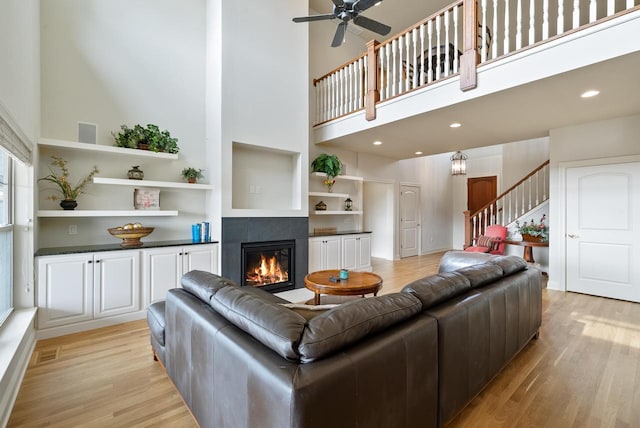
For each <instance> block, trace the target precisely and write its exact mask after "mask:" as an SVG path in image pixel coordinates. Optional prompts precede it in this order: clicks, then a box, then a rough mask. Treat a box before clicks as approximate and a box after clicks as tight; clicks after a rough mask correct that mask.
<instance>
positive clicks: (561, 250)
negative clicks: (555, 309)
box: [547, 155, 640, 291]
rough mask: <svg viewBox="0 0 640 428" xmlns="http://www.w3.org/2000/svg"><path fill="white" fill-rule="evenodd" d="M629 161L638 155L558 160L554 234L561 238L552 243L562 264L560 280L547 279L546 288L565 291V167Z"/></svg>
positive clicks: (637, 159)
mask: <svg viewBox="0 0 640 428" xmlns="http://www.w3.org/2000/svg"><path fill="white" fill-rule="evenodd" d="M631 162H640V155H631V156H618V157H611V158H598V159H586V160H578V161H563V162H558V199H560V200H559V201H558V217H559V220H560V221H558V223H557V227H558V233H557V235H556V236H557V237H558V238H562V239H557V240H556V241H557V242H556V241H554V243H553V245H554V246H555V247H556V249H557V251H558V252H557V254H559V255H562V264H561V266H560V268H559V269H558V273H559V274H560V275H558V276H559V277H560V281H557V280H554V281H553V282H552V281H551V279H549V283H548V284H547V287H548V288H551V289H553V290H560V291H567V246H566V242H565V241H566V239H564V238H565V237H566V235H567V169H569V168H580V167H585V166H597V165H613V164H621V163H631ZM550 262H551V261H550Z"/></svg>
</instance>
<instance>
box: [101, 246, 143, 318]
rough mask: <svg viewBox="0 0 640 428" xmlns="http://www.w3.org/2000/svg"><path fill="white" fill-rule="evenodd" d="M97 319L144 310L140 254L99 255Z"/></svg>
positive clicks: (122, 252) (116, 253)
mask: <svg viewBox="0 0 640 428" xmlns="http://www.w3.org/2000/svg"><path fill="white" fill-rule="evenodd" d="M93 290H94V299H93V301H94V307H93V316H94V318H102V317H109V316H113V315H120V314H126V313H130V312H135V311H137V310H139V309H140V253H139V252H138V251H113V252H104V253H96V254H95V255H94V262H93Z"/></svg>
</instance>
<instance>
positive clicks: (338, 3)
mask: <svg viewBox="0 0 640 428" xmlns="http://www.w3.org/2000/svg"><path fill="white" fill-rule="evenodd" d="M331 1H332V2H333V13H327V14H324V15H312V16H303V17H300V18H293V22H310V21H323V20H327V19H336V18H337V19H339V20H341V21H342V22H341V23H340V24H338V28H337V29H336V34H335V35H334V36H333V42H331V47H334V48H335V47H337V46H340V45H341V44H342V42H343V41H344V34H345V31H347V24H349V21H353V23H354V24H356V25H358V26H360V27H363V28H366V29H367V30H370V31H373V32H374V33H378V34H381V35H383V36H385V35H387V34H389V31H391V27H389V26H388V25H384V24H383V23H381V22H378V21H375V20H373V19H370V18H367V17H365V16H360V14H361V13H362V12H364V11H365V10H367V9H369V8H370V7H371V6H374V5H376V4H378V3H380V2H382V0H331Z"/></svg>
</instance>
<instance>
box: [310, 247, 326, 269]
mask: <svg viewBox="0 0 640 428" xmlns="http://www.w3.org/2000/svg"><path fill="white" fill-rule="evenodd" d="M323 251H324V239H323V238H309V273H311V272H317V271H319V270H322V262H323V260H322V259H323V255H322V252H323Z"/></svg>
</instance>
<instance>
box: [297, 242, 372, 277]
mask: <svg viewBox="0 0 640 428" xmlns="http://www.w3.org/2000/svg"><path fill="white" fill-rule="evenodd" d="M325 269H349V270H368V271H370V270H371V234H370V233H361V234H349V235H342V236H318V237H313V238H309V272H315V271H319V270H325Z"/></svg>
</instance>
